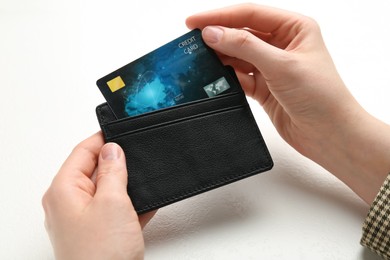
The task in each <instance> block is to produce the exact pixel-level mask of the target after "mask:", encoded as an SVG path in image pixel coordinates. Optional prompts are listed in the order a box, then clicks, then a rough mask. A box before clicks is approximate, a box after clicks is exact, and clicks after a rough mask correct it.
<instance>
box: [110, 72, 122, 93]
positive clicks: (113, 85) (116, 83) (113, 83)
mask: <svg viewBox="0 0 390 260" xmlns="http://www.w3.org/2000/svg"><path fill="white" fill-rule="evenodd" d="M107 85H108V87H109V88H110V90H111V92H115V91H117V90H119V89H121V88H123V87H124V86H126V84H125V83H124V82H123V79H122V78H121V76H117V77H115V78H113V79H112V80H109V81H108V82H107Z"/></svg>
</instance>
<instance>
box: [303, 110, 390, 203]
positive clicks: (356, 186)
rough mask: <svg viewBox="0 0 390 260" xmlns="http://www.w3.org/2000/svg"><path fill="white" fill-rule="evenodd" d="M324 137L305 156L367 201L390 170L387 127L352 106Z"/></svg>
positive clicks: (389, 132)
mask: <svg viewBox="0 0 390 260" xmlns="http://www.w3.org/2000/svg"><path fill="white" fill-rule="evenodd" d="M326 137H327V138H322V139H321V140H318V141H317V145H316V148H314V149H312V152H311V154H310V156H308V157H309V158H310V159H312V160H314V161H316V162H317V163H318V164H320V165H321V166H322V167H324V168H325V169H326V170H328V171H329V172H331V173H332V174H333V175H335V176H336V177H337V178H338V179H340V180H341V181H343V182H344V183H345V184H346V185H348V186H349V187H350V188H351V189H352V190H353V191H354V192H355V193H356V194H357V195H359V196H360V197H361V198H362V199H363V200H364V201H365V202H367V203H369V204H370V203H371V202H372V201H373V200H374V198H375V196H376V194H377V193H378V191H379V189H380V187H381V185H382V184H383V181H384V180H385V179H386V176H387V175H388V174H389V172H390V126H389V125H387V124H385V123H384V122H382V121H380V120H378V119H376V118H375V117H373V116H372V115H370V114H369V113H367V112H366V111H365V110H364V109H362V108H361V107H360V106H359V105H356V107H354V108H353V109H351V110H350V111H349V113H345V114H344V118H340V117H339V118H338V120H335V126H334V128H333V129H332V131H331V132H330V133H329V134H328V135H327V136H326Z"/></svg>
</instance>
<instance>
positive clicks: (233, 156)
mask: <svg viewBox="0 0 390 260" xmlns="http://www.w3.org/2000/svg"><path fill="white" fill-rule="evenodd" d="M96 113H97V117H98V121H99V124H100V127H101V129H102V131H103V135H104V138H105V141H106V142H115V143H118V144H119V145H120V146H121V147H122V148H123V150H124V151H125V155H126V161H127V168H128V175H129V177H128V178H129V181H128V188H127V190H128V194H129V196H130V198H131V200H132V202H133V205H134V207H135V209H136V211H137V212H138V213H139V214H141V213H144V212H147V211H151V210H154V209H157V208H160V207H163V206H166V205H168V204H171V203H174V202H177V201H179V200H182V199H185V198H188V197H191V196H194V195H196V194H199V193H202V192H205V191H208V190H211V189H214V188H217V187H220V186H222V185H226V184H229V183H232V182H234V181H238V180H240V179H243V178H246V177H249V176H252V175H254V174H258V173H260V172H264V171H267V170H270V169H271V168H272V167H273V161H272V158H271V156H270V154H269V152H268V149H267V146H266V144H265V142H264V140H263V138H262V136H261V133H260V131H259V128H258V126H257V124H256V121H255V119H254V117H253V115H252V112H251V109H250V107H249V105H248V102H247V99H246V97H245V94H244V92H243V91H242V90H241V91H239V92H235V93H230V94H226V95H221V96H218V97H214V98H209V99H205V100H201V101H198V102H193V103H188V104H184V105H181V106H177V107H171V108H168V109H164V110H159V111H154V112H152V113H148V114H144V115H140V116H137V117H129V118H125V119H120V120H117V119H116V118H115V115H114V114H113V113H112V111H111V109H110V107H109V106H108V105H107V103H104V104H101V105H99V106H98V107H97V108H96Z"/></svg>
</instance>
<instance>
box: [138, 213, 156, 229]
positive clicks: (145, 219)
mask: <svg viewBox="0 0 390 260" xmlns="http://www.w3.org/2000/svg"><path fill="white" fill-rule="evenodd" d="M156 213H157V210H153V211H150V212H147V213H145V214H142V215H139V216H138V217H139V223H140V225H141V227H142V228H144V227H145V226H146V224H148V223H149V221H150V220H151V219H152V218H153V217H154V215H155V214H156Z"/></svg>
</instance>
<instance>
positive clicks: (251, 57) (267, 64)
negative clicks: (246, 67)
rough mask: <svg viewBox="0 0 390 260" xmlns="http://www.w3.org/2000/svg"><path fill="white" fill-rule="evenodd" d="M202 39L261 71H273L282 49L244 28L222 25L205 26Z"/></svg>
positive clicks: (215, 48)
mask: <svg viewBox="0 0 390 260" xmlns="http://www.w3.org/2000/svg"><path fill="white" fill-rule="evenodd" d="M202 37H203V40H204V41H205V42H206V44H207V45H209V46H210V47H211V48H213V49H214V50H216V51H217V52H219V53H222V54H224V55H227V56H230V57H233V58H237V59H239V60H243V61H245V62H248V63H251V64H253V65H254V66H255V67H256V68H257V70H260V71H261V72H262V73H274V71H275V69H277V68H278V66H279V64H278V59H282V58H283V56H284V51H283V50H281V49H279V48H276V47H274V46H272V45H269V44H268V43H266V42H264V41H262V40H261V39H259V38H257V37H256V36H254V35H253V34H251V33H250V32H248V31H246V30H239V29H231V28H226V27H222V26H207V27H205V28H204V29H203V31H202Z"/></svg>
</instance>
